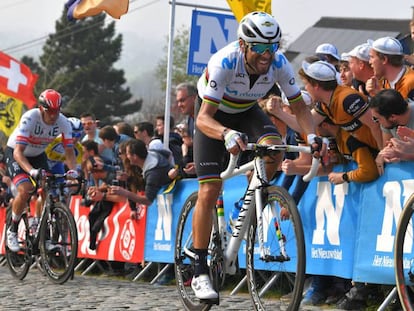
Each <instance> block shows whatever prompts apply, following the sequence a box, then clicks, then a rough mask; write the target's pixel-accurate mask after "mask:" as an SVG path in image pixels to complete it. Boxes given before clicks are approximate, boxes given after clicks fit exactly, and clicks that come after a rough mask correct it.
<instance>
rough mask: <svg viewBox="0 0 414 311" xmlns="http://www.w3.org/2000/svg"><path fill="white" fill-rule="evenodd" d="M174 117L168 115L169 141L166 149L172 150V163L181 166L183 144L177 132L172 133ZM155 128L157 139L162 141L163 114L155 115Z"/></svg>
mask: <svg viewBox="0 0 414 311" xmlns="http://www.w3.org/2000/svg"><path fill="white" fill-rule="evenodd" d="M174 124H175V123H174V118H173V117H170V134H169V143H168V149H170V151H171V152H172V155H173V157H174V164H176V165H178V166H182V162H183V153H182V151H181V145H182V144H183V140H182V138H181V136H180V135H179V134H177V133H174V131H173V129H174ZM155 129H156V136H158V138H159V139H161V140H162V141H164V116H157V117H156V119H155Z"/></svg>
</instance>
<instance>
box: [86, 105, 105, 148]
mask: <svg viewBox="0 0 414 311" xmlns="http://www.w3.org/2000/svg"><path fill="white" fill-rule="evenodd" d="M80 119H81V122H82V126H83V131H84V133H85V136H83V137H82V140H81V142H84V141H87V140H93V141H96V142H97V143H98V146H99V153H101V152H102V150H103V149H104V148H105V146H104V145H103V141H102V139H101V138H99V130H98V126H97V121H96V117H95V115H94V114H93V113H89V112H85V113H82V114H81V115H80Z"/></svg>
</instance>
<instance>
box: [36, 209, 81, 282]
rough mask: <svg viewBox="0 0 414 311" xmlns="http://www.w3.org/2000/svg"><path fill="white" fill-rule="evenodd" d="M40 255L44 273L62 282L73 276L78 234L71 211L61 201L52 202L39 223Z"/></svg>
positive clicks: (55, 280)
mask: <svg viewBox="0 0 414 311" xmlns="http://www.w3.org/2000/svg"><path fill="white" fill-rule="evenodd" d="M40 226H41V228H40V238H39V246H40V255H41V257H42V264H43V267H44V270H45V273H46V275H47V276H48V277H49V279H51V280H52V281H53V282H55V283H57V284H62V283H64V282H66V281H67V280H68V279H69V278H71V277H73V274H74V269H75V261H76V256H77V253H78V235H77V230H76V224H75V220H74V219H73V216H72V213H71V212H70V211H69V210H68V208H67V207H66V206H65V205H64V204H63V203H61V202H57V203H54V205H53V207H52V208H51V211H50V213H45V215H44V218H43V219H42V223H41V224H40Z"/></svg>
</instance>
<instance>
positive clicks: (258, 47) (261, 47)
mask: <svg viewBox="0 0 414 311" xmlns="http://www.w3.org/2000/svg"><path fill="white" fill-rule="evenodd" d="M248 46H249V47H250V50H252V51H253V52H255V53H257V54H264V53H265V52H266V51H269V52H270V54H273V53H274V52H276V51H277V50H278V49H279V44H278V43H272V44H265V43H249V44H248Z"/></svg>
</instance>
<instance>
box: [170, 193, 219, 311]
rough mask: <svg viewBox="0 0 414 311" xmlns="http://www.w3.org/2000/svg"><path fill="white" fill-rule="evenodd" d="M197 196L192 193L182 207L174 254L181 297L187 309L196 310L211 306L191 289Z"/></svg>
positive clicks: (207, 308)
mask: <svg viewBox="0 0 414 311" xmlns="http://www.w3.org/2000/svg"><path fill="white" fill-rule="evenodd" d="M197 197H198V194H197V192H194V193H192V194H191V195H190V196H189V197H188V198H187V200H186V201H185V203H184V206H183V208H182V209H181V214H180V216H179V218H178V225H177V234H176V240H175V254H174V262H175V265H174V270H175V279H176V285H177V289H178V293H179V295H180V299H181V301H182V303H183V305H184V307H185V309H186V310H194V311H199V310H209V309H210V308H211V305H209V304H205V303H202V302H200V300H199V299H198V298H196V297H195V295H194V292H193V290H192V289H191V280H192V278H193V275H194V251H193V240H192V218H193V212H194V207H195V204H196V202H197Z"/></svg>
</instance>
